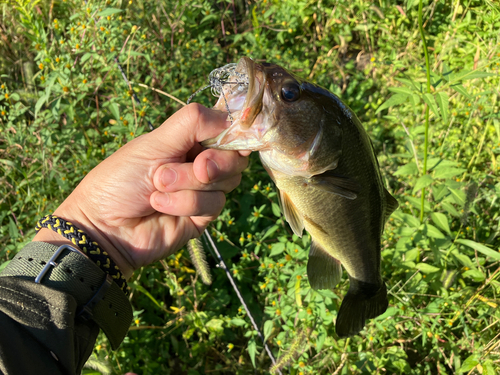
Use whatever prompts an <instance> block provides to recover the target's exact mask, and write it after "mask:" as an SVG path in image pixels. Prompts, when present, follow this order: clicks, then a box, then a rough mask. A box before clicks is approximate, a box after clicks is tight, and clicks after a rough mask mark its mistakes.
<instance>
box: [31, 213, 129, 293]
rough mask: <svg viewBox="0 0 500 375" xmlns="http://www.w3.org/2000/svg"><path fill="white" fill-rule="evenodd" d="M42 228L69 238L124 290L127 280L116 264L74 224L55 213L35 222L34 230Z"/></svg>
mask: <svg viewBox="0 0 500 375" xmlns="http://www.w3.org/2000/svg"><path fill="white" fill-rule="evenodd" d="M42 228H47V229H50V230H53V231H54V232H57V233H58V234H60V235H61V236H63V237H65V238H67V239H68V240H70V241H71V242H72V243H73V244H74V245H77V246H78V247H79V248H80V249H82V251H83V253H84V254H85V255H87V256H88V257H89V259H90V260H92V261H93V262H94V263H95V264H97V265H98V266H99V268H100V269H101V270H103V271H104V272H105V273H107V274H109V275H110V276H111V277H112V278H113V280H114V282H115V283H116V284H117V285H118V286H119V287H120V289H121V290H122V291H123V292H126V289H127V281H126V280H125V277H124V276H123V274H122V273H121V272H120V269H119V268H118V266H117V265H116V264H115V262H113V260H111V258H110V257H109V255H108V253H107V252H105V251H103V250H101V248H100V246H99V244H98V243H97V242H95V241H92V239H90V237H89V236H88V235H87V234H85V232H84V231H82V230H81V229H79V228H77V227H76V226H75V225H73V224H72V223H70V222H69V221H66V220H64V219H61V218H60V217H57V216H55V215H47V216H45V217H44V218H42V219H41V220H39V221H38V223H36V228H35V229H36V231H37V232H38V231H39V230H40V229H42Z"/></svg>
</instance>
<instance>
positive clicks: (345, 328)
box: [203, 58, 398, 337]
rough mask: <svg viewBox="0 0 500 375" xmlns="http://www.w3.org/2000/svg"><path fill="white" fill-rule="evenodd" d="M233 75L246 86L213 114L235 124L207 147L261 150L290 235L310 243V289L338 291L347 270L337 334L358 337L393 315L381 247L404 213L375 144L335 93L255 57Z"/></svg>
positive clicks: (232, 92) (227, 97) (230, 91)
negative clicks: (369, 324) (221, 112)
mask: <svg viewBox="0 0 500 375" xmlns="http://www.w3.org/2000/svg"><path fill="white" fill-rule="evenodd" d="M236 71H238V72H239V74H240V75H241V74H246V75H247V76H248V77H249V87H248V88H247V90H242V88H241V87H238V88H237V90H235V88H234V87H229V88H225V91H224V92H223V95H224V96H225V98H222V96H221V98H222V99H220V100H219V102H218V103H217V104H216V106H215V108H219V109H224V108H226V107H228V108H229V110H230V111H231V114H232V117H233V118H234V122H233V124H232V125H231V127H230V128H229V129H227V130H226V131H225V132H223V133H222V134H220V135H219V136H218V137H216V138H214V139H210V140H207V141H205V142H203V145H205V146H207V147H213V148H218V149H226V150H252V151H259V154H260V158H261V160H262V163H263V165H264V167H265V168H266V170H267V171H268V173H269V175H270V176H271V178H272V179H273V181H274V182H275V184H276V186H277V188H278V190H279V193H280V201H281V207H282V210H283V211H284V214H285V217H286V220H287V221H288V223H289V224H290V226H291V228H292V230H293V231H294V233H295V234H297V235H298V236H302V233H303V230H304V229H305V230H307V231H308V232H309V234H310V235H311V238H312V245H311V250H310V253H309V260H308V265H307V275H308V279H309V283H310V285H311V287H312V288H313V289H331V288H334V287H335V286H336V285H337V284H338V282H339V281H340V279H341V276H342V267H341V265H343V266H344V268H345V269H346V271H347V273H348V275H349V281H350V284H349V291H348V293H347V294H346V296H345V297H344V299H343V301H342V304H341V307H340V310H339V312H338V316H337V323H336V332H337V334H338V335H339V336H340V337H347V336H352V335H355V334H357V333H359V331H361V330H362V329H363V327H364V325H365V321H366V319H371V318H374V317H376V316H378V315H380V314H382V313H384V312H385V310H386V309H387V306H388V300H387V289H386V286H385V283H384V281H383V280H382V277H381V273H380V262H381V259H380V242H381V235H382V232H383V228H384V224H385V222H386V220H387V218H388V217H389V216H390V214H391V213H392V212H393V211H394V210H395V209H396V208H397V206H398V204H397V201H396V200H395V199H394V197H392V196H391V195H390V194H389V192H388V191H387V190H386V189H385V188H384V186H383V183H382V177H381V175H380V170H379V167H378V162H377V159H376V156H375V153H374V150H373V146H372V143H371V141H370V138H369V136H368V134H367V133H366V131H365V130H364V128H363V126H362V125H361V123H360V121H359V120H358V118H357V117H356V115H355V114H354V113H353V112H352V111H351V109H350V108H349V107H347V106H346V105H345V104H344V103H343V102H342V101H341V100H340V99H339V98H338V97H337V96H335V95H334V94H332V93H330V92H329V91H328V90H325V89H323V88H321V87H319V86H316V85H314V84H312V83H309V82H306V81H302V80H301V79H299V78H297V77H295V76H294V75H293V74H291V73H289V72H288V71H286V70H285V69H283V68H282V67H280V66H278V65H274V64H267V63H263V64H256V63H254V62H253V61H252V60H250V59H248V58H243V59H242V60H240V62H239V64H238V65H237V68H236ZM226 103H227V105H226Z"/></svg>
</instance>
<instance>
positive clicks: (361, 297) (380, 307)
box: [335, 277, 389, 337]
mask: <svg viewBox="0 0 500 375" xmlns="http://www.w3.org/2000/svg"><path fill="white" fill-rule="evenodd" d="M388 305H389V301H388V300H387V287H386V286H385V283H384V282H381V283H380V284H371V283H366V282H363V281H360V280H356V279H354V278H352V277H351V278H350V285H349V291H348V292H347V294H346V296H345V297H344V300H343V301H342V305H341V306H340V310H339V313H338V316H337V324H336V327H335V330H336V332H337V335H339V337H348V336H353V335H357V334H358V333H359V331H361V330H362V329H363V327H364V326H365V321H366V320H367V319H372V318H375V317H377V316H379V315H381V314H383V313H384V312H385V310H387V306H388Z"/></svg>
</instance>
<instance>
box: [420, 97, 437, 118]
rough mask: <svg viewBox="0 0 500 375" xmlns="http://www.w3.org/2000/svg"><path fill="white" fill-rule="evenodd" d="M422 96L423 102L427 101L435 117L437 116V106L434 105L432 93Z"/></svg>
mask: <svg viewBox="0 0 500 375" xmlns="http://www.w3.org/2000/svg"><path fill="white" fill-rule="evenodd" d="M422 98H423V99H424V102H426V103H427V105H428V106H429V108H430V109H431V111H432V112H433V113H434V114H435V115H436V117H439V111H438V107H437V106H436V101H435V100H434V97H433V96H432V94H429V93H427V94H424V95H423V96H422Z"/></svg>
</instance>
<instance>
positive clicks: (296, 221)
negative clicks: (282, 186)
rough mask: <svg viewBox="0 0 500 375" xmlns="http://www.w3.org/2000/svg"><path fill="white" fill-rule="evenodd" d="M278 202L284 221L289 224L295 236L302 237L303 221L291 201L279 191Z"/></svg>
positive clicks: (285, 194)
mask: <svg viewBox="0 0 500 375" xmlns="http://www.w3.org/2000/svg"><path fill="white" fill-rule="evenodd" d="M279 193H280V202H281V208H282V209H283V213H284V214H285V219H286V221H288V224H290V227H291V228H292V230H293V233H295V234H296V235H297V236H299V237H302V231H303V230H304V219H303V217H302V215H301V213H300V212H299V210H297V208H296V207H295V205H294V204H293V202H292V200H291V199H290V197H289V196H288V194H287V193H285V192H284V191H281V190H280V191H279Z"/></svg>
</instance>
